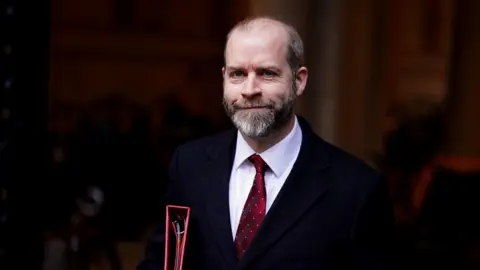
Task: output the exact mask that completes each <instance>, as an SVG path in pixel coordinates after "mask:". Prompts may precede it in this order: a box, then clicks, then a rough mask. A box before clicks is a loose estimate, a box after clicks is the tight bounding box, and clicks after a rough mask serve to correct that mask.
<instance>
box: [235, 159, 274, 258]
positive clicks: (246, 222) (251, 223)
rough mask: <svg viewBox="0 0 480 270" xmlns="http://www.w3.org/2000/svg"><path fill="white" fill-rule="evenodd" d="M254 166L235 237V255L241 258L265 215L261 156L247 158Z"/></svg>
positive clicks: (263, 165) (263, 168) (263, 166)
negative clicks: (251, 183)
mask: <svg viewBox="0 0 480 270" xmlns="http://www.w3.org/2000/svg"><path fill="white" fill-rule="evenodd" d="M248 160H249V161H250V162H252V163H253V165H254V166H255V170H256V174H255V181H254V182H253V186H252V189H251V190H250V193H249V194H248V198H247V201H246V202H245V206H244V208H243V212H242V216H241V218H240V223H239V225H238V229H237V235H236V237H235V247H236V249H237V256H238V258H241V257H242V256H243V254H244V253H245V251H246V250H247V248H248V247H249V246H250V243H251V242H252V239H253V237H254V236H255V233H256V232H257V230H258V227H260V224H261V223H262V221H263V218H264V217H265V210H266V202H267V195H266V191H265V180H264V176H265V168H266V165H267V164H266V163H265V161H263V159H262V157H260V156H259V155H257V154H254V155H252V156H250V157H249V158H248Z"/></svg>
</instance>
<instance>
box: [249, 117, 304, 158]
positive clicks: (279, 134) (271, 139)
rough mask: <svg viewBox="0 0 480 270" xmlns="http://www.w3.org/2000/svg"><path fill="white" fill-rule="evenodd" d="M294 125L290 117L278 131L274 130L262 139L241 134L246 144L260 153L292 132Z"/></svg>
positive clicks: (293, 118) (292, 118)
mask: <svg viewBox="0 0 480 270" xmlns="http://www.w3.org/2000/svg"><path fill="white" fill-rule="evenodd" d="M294 125H295V116H292V117H291V118H290V120H288V122H287V123H286V124H285V125H284V126H283V127H282V128H280V129H279V130H276V131H275V132H273V133H272V134H270V135H269V136H267V137H264V138H250V137H247V136H245V135H243V134H242V136H243V138H244V139H245V141H246V142H247V144H248V145H249V146H250V147H251V148H252V149H253V150H254V151H255V152H256V153H262V152H264V151H265V150H267V149H268V148H270V147H272V146H273V145H275V144H277V143H279V142H280V141H281V140H283V139H284V138H285V137H286V136H287V135H288V134H289V133H290V131H292V129H293V127H294Z"/></svg>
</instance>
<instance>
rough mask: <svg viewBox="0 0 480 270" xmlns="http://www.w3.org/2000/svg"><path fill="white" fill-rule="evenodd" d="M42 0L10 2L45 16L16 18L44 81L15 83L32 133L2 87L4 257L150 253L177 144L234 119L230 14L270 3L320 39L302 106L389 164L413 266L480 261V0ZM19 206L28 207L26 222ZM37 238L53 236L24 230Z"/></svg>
mask: <svg viewBox="0 0 480 270" xmlns="http://www.w3.org/2000/svg"><path fill="white" fill-rule="evenodd" d="M7 2H8V1H7ZM40 2H42V3H44V2H43V1H40ZM13 7H15V9H13ZM17 7H20V8H18V9H17ZM42 7H43V8H40V6H38V7H34V6H29V5H27V4H26V2H23V3H22V2H21V1H20V0H17V1H11V3H6V4H5V10H6V11H5V15H4V16H5V18H7V17H8V18H13V17H17V19H21V20H22V23H25V24H26V25H29V26H28V27H26V26H22V27H23V28H22V27H20V26H18V25H17V28H15V29H17V31H18V32H20V33H18V35H15V40H20V38H21V37H23V36H25V38H27V39H28V40H27V41H21V42H20V41H18V44H20V45H22V44H23V45H22V46H21V48H22V50H21V51H23V52H25V55H28V57H27V56H24V57H23V58H21V59H20V60H18V61H22V62H21V63H22V64H21V66H22V67H29V69H27V68H23V69H19V71H17V73H15V74H17V75H18V78H17V80H20V81H22V82H23V84H21V83H20V84H19V85H20V86H18V88H19V89H27V90H22V91H23V92H22V91H20V90H19V92H18V94H17V96H16V98H15V100H16V102H15V104H24V105H23V106H13V105H12V106H13V107H12V108H15V110H17V112H18V114H21V115H25V117H24V118H22V119H28V121H26V127H23V126H22V128H18V129H19V130H21V132H20V134H22V136H17V133H15V132H13V131H12V130H17V128H15V127H11V126H9V125H7V124H4V123H7V122H8V121H12V120H11V119H10V114H9V113H10V110H12V108H10V107H9V104H10V105H11V104H12V103H6V102H3V103H2V106H4V108H2V117H3V120H2V121H3V122H2V132H3V133H2V136H3V134H11V133H12V132H13V134H15V135H10V136H6V137H5V138H3V137H2V142H4V144H0V146H2V148H1V149H0V151H2V152H1V157H2V162H3V163H2V168H5V170H4V171H0V179H3V180H0V181H1V182H0V187H2V208H1V209H0V211H1V213H2V216H4V217H5V221H2V223H0V224H1V225H0V226H3V227H2V229H1V230H0V232H1V233H2V234H1V235H0V239H2V240H1V242H0V243H3V244H2V247H1V249H0V251H1V252H0V258H3V259H4V261H9V260H10V261H11V260H13V259H11V258H13V257H14V256H20V257H23V258H27V257H28V256H33V257H28V258H38V259H37V260H31V262H34V261H37V262H41V264H40V265H41V266H39V268H29V269H40V268H42V267H43V269H45V270H47V269H51V270H53V269H57V270H61V269H81V270H83V269H87V268H88V267H89V266H90V265H91V267H92V269H93V267H94V268H95V269H108V268H106V267H107V266H108V262H110V263H111V264H112V266H113V268H111V269H114V268H115V269H133V268H134V265H135V264H136V263H137V262H138V260H139V259H140V258H141V256H142V252H143V247H144V244H145V241H146V239H147V237H148V234H149V232H150V230H151V228H152V227H153V226H155V224H156V223H157V222H159V221H160V220H161V219H162V218H163V217H162V216H161V215H160V213H161V208H162V198H163V194H164V189H165V185H166V184H167V180H168V179H167V167H168V162H169V159H170V155H171V153H172V151H173V149H174V148H175V147H176V146H177V145H178V144H180V143H182V142H184V141H186V140H190V139H194V138H198V137H201V136H205V135H209V134H212V133H214V132H217V131H219V130H222V129H224V128H227V127H230V123H229V120H228V119H227V118H226V116H225V115H224V112H223V108H222V106H221V100H222V77H221V73H220V70H221V67H222V65H223V49H224V43H225V38H226V34H227V32H228V30H229V29H230V28H231V27H232V26H233V25H234V24H235V23H236V22H238V21H239V20H241V19H243V18H245V17H247V16H252V15H270V16H274V17H276V18H279V19H282V20H285V21H286V22H288V23H290V24H292V25H293V26H295V27H296V28H297V29H298V30H299V32H300V34H301V35H302V37H303V39H304V42H305V49H306V60H307V66H308V68H309V70H310V76H309V81H308V85H307V89H306V92H305V94H304V96H303V97H301V98H300V101H299V104H298V113H299V114H300V115H302V116H304V117H305V118H307V119H308V120H309V121H310V122H311V124H312V125H313V127H314V129H315V130H316V131H317V132H318V133H319V135H321V136H322V137H323V138H324V139H326V140H327V141H329V142H331V143H333V144H335V145H338V146H340V147H341V148H343V149H345V150H347V151H348V152H350V153H352V154H354V155H356V156H358V157H360V158H362V159H363V160H365V161H366V162H368V163H369V164H371V165H372V166H375V167H377V168H378V169H379V170H382V171H383V172H384V173H385V174H386V175H387V176H388V177H389V180H390V181H391V191H392V198H393V200H394V202H395V210H396V215H397V223H398V226H397V227H398V232H399V235H400V237H399V240H400V241H399V243H398V254H399V258H401V259H399V262H398V263H399V269H411V268H415V267H422V268H424V269H431V268H434V267H436V266H439V265H442V266H445V265H448V266H451V267H453V268H454V269H478V268H479V267H480V239H479V236H480V231H479V229H478V228H479V227H478V225H480V224H478V223H477V221H476V220H478V219H476V214H477V212H478V211H476V210H477V209H478V207H480V201H479V200H478V199H476V198H477V197H479V198H480V196H478V194H479V192H480V189H479V188H480V140H479V138H480V122H479V120H478V119H477V117H478V116H479V115H480V106H478V102H479V101H480V91H479V90H478V88H480V77H479V76H478V72H479V71H480V1H478V0H458V1H454V0H388V1H386V0H317V1H314V0H297V1H292V0H228V1H225V0H204V1H196V2H195V1H184V0H179V1H160V0H135V1H134V0H83V1H79V0H51V1H50V2H49V3H48V4H45V5H43V6H42ZM2 8H3V6H2ZM27 10H28V12H27ZM17 12H18V13H17ZM22 12H24V13H22ZM17 14H19V15H17ZM5 20H6V21H7V19H5ZM46 21H48V24H47V23H46ZM40 22H41V23H40ZM18 24H20V23H18ZM3 25H4V26H5V29H3V31H6V32H8V29H7V28H8V24H3ZM35 27H36V28H35ZM35 35H38V36H39V38H37V37H34V36H35ZM47 40H48V41H47ZM2 42H3V43H4V44H2V46H4V47H3V48H4V51H3V53H4V56H2V57H4V58H2V59H6V61H7V60H8V59H9V58H8V57H9V55H10V53H8V49H7V48H9V47H7V46H9V44H8V40H7V39H5V40H4V41H3V40H2ZM39 44H40V45H39ZM20 45H19V46H20ZM42 46H43V47H42ZM27 52H28V54H27ZM7 62H8V61H7ZM7 62H6V63H7ZM47 67H48V68H47ZM2 71H3V70H2ZM4 71H5V76H4V74H2V80H3V79H4V80H5V84H2V85H3V86H4V87H3V88H4V89H3V90H4V92H6V91H7V90H8V89H10V88H11V87H10V84H9V83H8V82H9V79H10V78H9V77H8V76H7V75H8V74H9V73H8V72H9V69H8V67H7V69H5V70H4ZM47 71H48V72H47ZM18 72H23V73H21V74H20V73H18ZM45 73H48V74H45ZM27 74H28V75H27ZM32 78H34V79H32ZM34 89H37V90H38V89H45V90H46V91H43V92H42V91H34ZM19 93H21V94H19ZM32 93H33V94H32ZM42 93H43V94H42ZM4 100H6V99H4ZM4 100H3V101H4ZM25 104H28V106H27V105H25ZM43 112H45V117H44V118H42V117H41V116H42V113H43ZM22 123H23V122H22ZM32 137H33V139H32ZM4 145H8V146H9V147H6V148H4V147H3V146H4ZM5 149H6V150H5ZM19 149H23V150H19ZM12 153H16V155H13V154H12ZM12 155H13V157H12ZM25 156H29V157H30V158H28V159H26V158H25ZM5 160H6V161H5ZM25 160H28V162H27V161H25ZM11 164H14V165H15V166H11ZM33 167H34V168H35V169H32V168H33ZM37 167H38V169H37ZM8 168H10V169H8ZM11 168H16V170H12V169H11ZM29 173H31V174H29ZM25 179H30V180H32V183H33V182H34V183H35V184H30V182H28V181H27V180H25ZM12 198H13V199H12ZM8 213H10V215H7V214H8ZM11 213H14V214H13V218H12V214H11ZM8 216H10V224H16V225H18V224H21V225H19V226H13V225H10V226H8V218H7V217H8ZM2 220H3V219H2ZM12 220H13V221H12ZM16 222H17V223H16ZM11 227H15V228H16V229H15V230H13V231H14V232H15V233H11V231H9V230H11V229H9V228H11ZM27 231H28V233H26V232H27ZM9 232H10V233H9ZM24 233H25V234H24ZM37 234H39V235H41V237H37V238H36V237H35V236H34V235H37ZM17 235H23V238H22V237H20V238H17V237H16V236H17ZM27 235H28V238H27ZM14 236H15V237H14ZM37 236H38V235H37ZM24 238H25V239H26V240H22V241H29V242H28V243H33V242H35V241H37V242H38V241H41V244H38V245H36V244H28V245H26V244H25V245H23V244H22V243H23V242H22V241H20V240H14V239H24ZM35 239H37V240H35ZM38 239H41V240H38ZM12 243H15V244H12ZM19 243H20V244H19ZM39 243H40V242H39ZM12 245H13V246H15V248H12V247H11V246H12ZM26 246H28V247H29V248H28V250H29V251H28V252H24V251H22V247H23V248H25V247H26ZM42 246H43V248H42ZM37 251H38V252H37ZM35 252H37V253H39V254H40V257H35V256H37V255H35V254H37V253H35ZM27 253H28V254H27ZM34 253H35V254H34ZM2 254H3V255H2ZM2 256H3V257H2ZM9 256H10V257H9ZM42 256H43V257H42ZM7 257H9V258H10V259H8V258H7ZM5 258H7V259H5ZM0 261H1V260H0ZM79 262H81V263H79ZM402 263H403V265H402ZM17 266H18V265H17ZM0 269H4V268H2V267H1V264H0ZM5 269H10V268H5ZM11 269H17V268H11Z"/></svg>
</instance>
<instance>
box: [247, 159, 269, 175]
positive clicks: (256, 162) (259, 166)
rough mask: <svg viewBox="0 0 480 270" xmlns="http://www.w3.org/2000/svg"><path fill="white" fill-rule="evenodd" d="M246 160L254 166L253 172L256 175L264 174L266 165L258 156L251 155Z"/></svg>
mask: <svg viewBox="0 0 480 270" xmlns="http://www.w3.org/2000/svg"><path fill="white" fill-rule="evenodd" d="M248 160H249V161H250V162H251V163H253V166H255V170H256V171H257V173H262V174H263V173H264V172H265V167H266V166H267V163H265V161H264V160H263V158H262V157H261V156H260V155H257V154H253V155H251V156H250V157H249V158H248Z"/></svg>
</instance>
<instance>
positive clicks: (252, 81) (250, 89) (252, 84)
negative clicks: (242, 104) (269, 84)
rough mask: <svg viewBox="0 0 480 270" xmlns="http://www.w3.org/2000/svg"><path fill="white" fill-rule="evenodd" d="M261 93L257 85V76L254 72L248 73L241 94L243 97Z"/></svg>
mask: <svg viewBox="0 0 480 270" xmlns="http://www.w3.org/2000/svg"><path fill="white" fill-rule="evenodd" d="M260 93H261V89H260V87H259V85H258V82H257V78H256V75H255V74H252V73H250V74H248V78H247V80H246V81H245V84H244V87H243V89H242V96H243V97H245V98H248V97H254V96H257V95H259V94H260Z"/></svg>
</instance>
